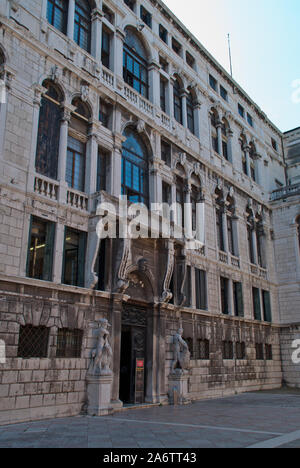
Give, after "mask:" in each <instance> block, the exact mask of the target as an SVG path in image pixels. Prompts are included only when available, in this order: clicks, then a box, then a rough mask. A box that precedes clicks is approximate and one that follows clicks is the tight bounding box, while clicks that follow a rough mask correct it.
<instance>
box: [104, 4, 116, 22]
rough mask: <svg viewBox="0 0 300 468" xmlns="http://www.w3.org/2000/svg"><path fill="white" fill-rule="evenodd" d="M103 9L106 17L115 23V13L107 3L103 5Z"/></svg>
mask: <svg viewBox="0 0 300 468" xmlns="http://www.w3.org/2000/svg"><path fill="white" fill-rule="evenodd" d="M102 11H103V13H104V18H106V19H107V21H108V22H109V23H111V24H114V20H115V15H114V13H113V12H112V11H111V10H110V9H109V8H108V7H107V6H106V5H103V6H102Z"/></svg>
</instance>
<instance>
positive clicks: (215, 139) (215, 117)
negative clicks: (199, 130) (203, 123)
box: [210, 109, 219, 153]
mask: <svg viewBox="0 0 300 468" xmlns="http://www.w3.org/2000/svg"><path fill="white" fill-rule="evenodd" d="M218 120H219V116H218V114H217V112H216V111H215V110H214V109H212V111H211V118H210V123H211V140H212V147H213V150H214V151H215V152H216V153H218V152H219V138H218V129H217V124H218Z"/></svg>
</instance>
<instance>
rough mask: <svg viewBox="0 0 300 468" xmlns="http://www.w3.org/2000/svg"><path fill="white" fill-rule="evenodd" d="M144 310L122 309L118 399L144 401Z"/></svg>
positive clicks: (133, 401) (131, 402) (127, 401)
mask: <svg viewBox="0 0 300 468" xmlns="http://www.w3.org/2000/svg"><path fill="white" fill-rule="evenodd" d="M146 320H147V318H146V312H145V310H142V309H138V308H132V307H131V308H130V310H126V309H124V311H123V317H122V333H121V360H120V400H121V401H122V402H123V403H124V404H137V403H144V401H145V388H146V385H145V383H146V382H145V381H146Z"/></svg>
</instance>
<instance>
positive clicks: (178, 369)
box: [171, 328, 191, 374]
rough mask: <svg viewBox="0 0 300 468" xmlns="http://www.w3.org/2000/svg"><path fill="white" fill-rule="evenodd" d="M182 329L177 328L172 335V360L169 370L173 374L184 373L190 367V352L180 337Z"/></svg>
mask: <svg viewBox="0 0 300 468" xmlns="http://www.w3.org/2000/svg"><path fill="white" fill-rule="evenodd" d="M182 334H183V329H182V328H179V329H178V331H177V333H176V334H175V335H174V337H173V352H174V360H173V362H172V368H171V372H172V373H174V374H183V373H186V372H187V371H188V369H189V367H190V358H191V354H190V352H189V347H188V344H187V343H186V341H185V340H184V339H183V338H182Z"/></svg>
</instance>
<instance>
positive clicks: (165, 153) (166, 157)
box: [161, 140, 171, 167]
mask: <svg viewBox="0 0 300 468" xmlns="http://www.w3.org/2000/svg"><path fill="white" fill-rule="evenodd" d="M161 159H162V160H163V161H164V162H165V163H166V164H167V166H169V167H171V145H170V144H169V143H167V142H166V141H163V140H161Z"/></svg>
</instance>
